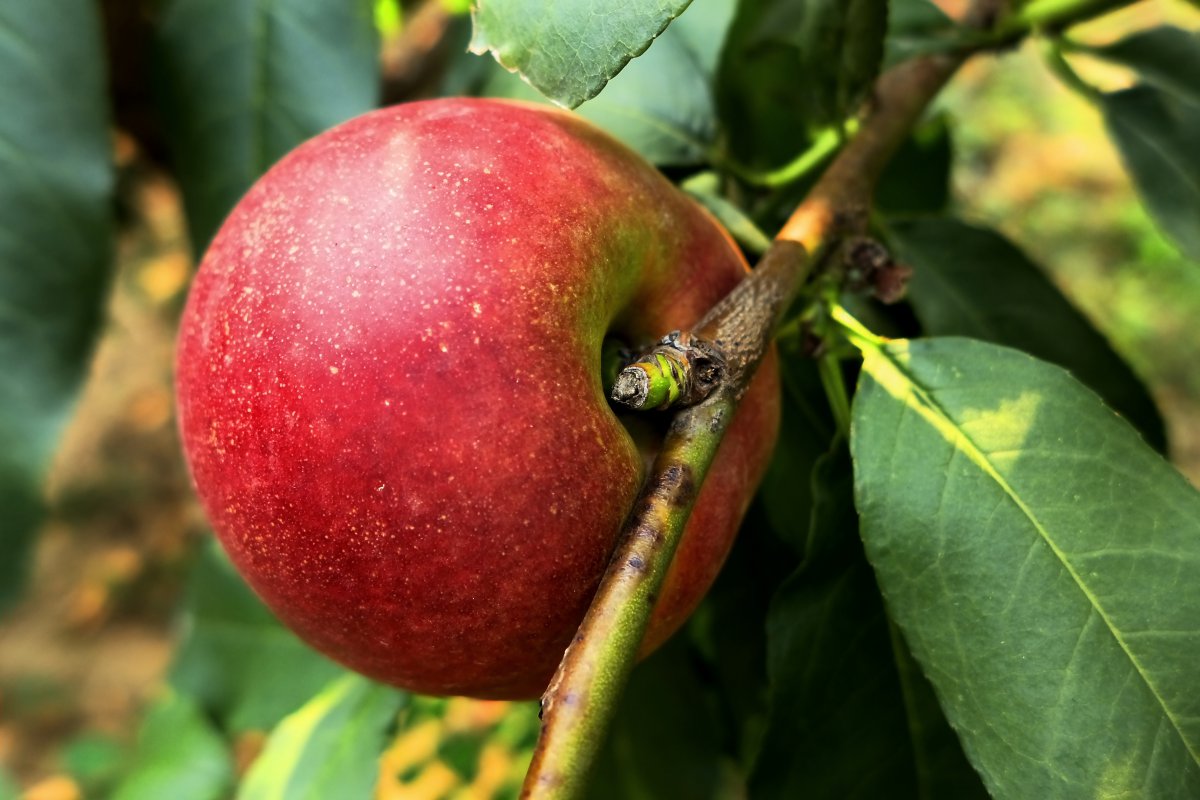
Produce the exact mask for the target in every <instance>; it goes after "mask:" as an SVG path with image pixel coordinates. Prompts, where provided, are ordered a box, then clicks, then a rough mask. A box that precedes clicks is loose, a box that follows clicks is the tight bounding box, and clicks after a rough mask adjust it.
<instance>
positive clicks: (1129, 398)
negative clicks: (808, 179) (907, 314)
mask: <svg viewBox="0 0 1200 800" xmlns="http://www.w3.org/2000/svg"><path fill="white" fill-rule="evenodd" d="M886 231H887V238H888V242H889V243H890V244H891V246H892V247H893V248H894V249H895V253H896V256H897V257H898V258H899V259H900V261H901V262H902V263H904V264H907V265H908V266H910V267H912V268H913V270H914V274H913V278H912V282H911V283H910V284H909V291H908V299H909V301H910V302H911V303H912V305H913V308H914V309H915V310H916V313H917V317H918V318H919V319H920V321H921V326H922V331H923V332H924V333H925V334H928V335H932V336H969V337H971V338H973V339H982V340H984V341H987V342H993V343H995V344H1003V345H1007V346H1009V347H1015V348H1017V349H1019V350H1024V351H1025V352H1026V353H1029V354H1030V355H1033V356H1036V357H1038V358H1041V359H1043V360H1045V361H1049V362H1051V363H1054V364H1057V365H1059V366H1060V367H1064V368H1066V369H1069V370H1070V371H1071V373H1072V374H1073V375H1075V377H1077V378H1079V380H1081V381H1083V382H1084V383H1085V384H1086V385H1088V386H1089V387H1091V388H1092V389H1093V390H1094V391H1095V392H1096V393H1098V394H1099V395H1100V396H1101V397H1102V398H1103V399H1104V401H1105V402H1106V403H1108V404H1109V405H1110V406H1112V408H1113V409H1115V410H1116V411H1117V412H1119V413H1121V414H1122V415H1124V416H1125V418H1126V419H1128V420H1129V421H1130V422H1132V423H1133V424H1134V426H1136V427H1137V428H1138V430H1140V431H1141V432H1142V435H1143V436H1145V437H1146V440H1147V441H1148V442H1150V444H1151V445H1153V446H1154V447H1155V448H1156V449H1158V450H1165V449H1166V433H1165V431H1164V430H1163V421H1162V418H1161V417H1160V416H1159V415H1158V410H1157V409H1156V408H1155V406H1154V400H1153V399H1152V398H1151V397H1150V394H1149V392H1147V391H1146V389H1145V388H1144V387H1143V386H1142V384H1141V382H1140V381H1139V380H1138V377H1137V376H1136V375H1135V374H1134V373H1133V371H1132V370H1131V369H1130V368H1129V366H1128V365H1127V364H1126V363H1125V362H1124V361H1122V360H1121V357H1120V356H1119V355H1117V353H1116V352H1114V351H1113V349H1112V347H1111V346H1110V345H1109V344H1108V342H1107V341H1105V339H1104V337H1103V336H1101V335H1100V333H1099V332H1098V331H1097V330H1096V329H1095V328H1093V327H1092V325H1091V323H1090V322H1089V321H1088V320H1087V318H1086V317H1084V316H1083V314H1082V313H1080V312H1079V311H1078V310H1077V309H1076V308H1075V307H1074V306H1073V305H1071V303H1070V301H1069V300H1067V298H1066V297H1064V296H1063V295H1062V293H1061V292H1059V291H1058V288H1057V287H1055V286H1054V284H1053V283H1051V282H1050V281H1049V279H1047V278H1046V275H1045V273H1043V272H1042V271H1041V269H1039V268H1038V267H1037V265H1036V264H1034V263H1033V262H1032V261H1030V260H1029V258H1028V257H1027V256H1026V255H1025V254H1024V253H1022V252H1021V251H1020V250H1019V249H1017V248H1016V247H1015V246H1014V245H1013V244H1012V243H1011V242H1009V241H1008V240H1007V239H1005V238H1004V237H1003V236H1001V235H1000V234H999V233H996V232H995V231H991V230H988V229H986V228H978V227H974V226H972V225H968V224H966V223H964V222H961V221H958V220H954V219H947V218H924V219H912V220H897V221H895V222H892V223H889V224H888V225H887V228H886Z"/></svg>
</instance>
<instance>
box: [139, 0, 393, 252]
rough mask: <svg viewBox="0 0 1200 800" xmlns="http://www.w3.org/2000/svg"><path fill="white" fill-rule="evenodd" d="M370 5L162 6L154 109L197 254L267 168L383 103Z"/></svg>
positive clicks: (337, 1)
mask: <svg viewBox="0 0 1200 800" xmlns="http://www.w3.org/2000/svg"><path fill="white" fill-rule="evenodd" d="M372 6H373V4H372V3H371V1H370V0H293V1H292V2H287V3H270V2H264V1H263V0H218V1H217V2H213V0H164V3H163V9H162V18H161V22H160V24H159V26H158V36H159V48H158V49H159V54H158V60H159V65H160V66H159V74H158V75H157V76H156V77H157V80H158V81H159V83H160V84H161V89H162V91H161V93H160V94H161V106H162V111H163V115H162V116H163V119H164V121H165V122H166V127H167V134H168V138H169V144H170V145H171V150H172V152H173V155H174V160H175V165H176V168H177V171H178V175H179V182H180V186H181V188H182V189H183V196H184V202H185V206H186V209H187V217H188V225H189V226H190V228H191V233H192V243H193V245H194V246H195V248H196V250H197V251H200V250H203V248H204V247H206V246H207V245H208V241H209V240H210V239H211V238H212V236H213V234H214V233H216V230H217V227H218V226H219V225H220V223H221V221H222V220H223V219H224V218H225V215H226V214H227V213H229V210H230V209H231V208H233V205H234V203H236V202H237V201H238V199H239V198H240V197H241V196H242V194H243V193H244V192H245V191H246V189H248V188H249V187H250V184H251V183H253V182H254V181H255V179H257V178H258V176H259V175H261V174H262V173H263V172H265V171H266V169H267V167H269V166H271V165H272V164H273V163H275V161H276V160H278V159H279V157H280V156H282V155H283V154H285V153H287V152H288V151H289V150H291V149H292V148H294V147H295V146H296V145H298V144H300V143H301V142H303V141H304V140H305V139H308V138H309V137H311V136H313V135H315V134H317V133H320V132H321V131H323V130H325V129H326V128H329V127H332V126H333V125H335V124H337V123H339V122H341V121H343V120H345V119H348V118H350V117H352V116H354V115H356V114H359V113H362V112H364V111H367V110H368V109H370V108H371V107H373V106H374V105H375V103H376V102H377V100H378V95H379V65H378V47H377V44H376V34H375V26H374V20H373V11H372Z"/></svg>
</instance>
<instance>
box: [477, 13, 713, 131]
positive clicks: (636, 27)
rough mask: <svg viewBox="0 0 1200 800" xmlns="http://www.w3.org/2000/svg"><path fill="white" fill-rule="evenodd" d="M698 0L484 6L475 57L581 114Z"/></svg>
mask: <svg viewBox="0 0 1200 800" xmlns="http://www.w3.org/2000/svg"><path fill="white" fill-rule="evenodd" d="M690 2H691V0H648V1H647V2H638V3H628V2H624V0H576V2H571V3H544V2H542V1H541V0H481V2H479V3H477V4H476V6H475V11H474V12H473V20H474V24H475V32H474V35H473V36H472V37H471V52H473V53H487V52H488V51H491V53H492V54H493V55H494V56H495V57H496V60H497V61H499V62H500V64H502V65H503V66H504V67H505V68H506V69H509V70H513V71H516V72H519V73H520V74H521V75H522V76H523V77H524V78H525V80H527V81H529V83H530V84H532V85H533V86H534V88H536V89H537V90H538V91H539V92H541V93H542V94H544V95H546V97H548V98H550V99H551V100H553V101H554V102H556V103H559V104H560V105H564V106H566V107H568V108H574V107H575V106H577V105H579V104H580V103H582V102H583V101H584V100H588V99H590V98H592V97H595V96H596V95H597V94H599V93H600V90H601V89H603V88H604V85H605V84H606V83H608V81H609V80H611V79H612V78H613V76H615V75H616V74H617V73H618V72H620V71H621V70H622V68H624V66H625V65H626V64H628V63H629V60H630V59H632V58H633V57H635V56H638V55H641V54H642V53H643V52H645V50H646V48H647V47H649V46H650V42H652V41H653V40H654V37H656V36H658V35H659V34H660V33H662V32H663V30H664V29H666V27H667V25H668V24H670V22H671V20H673V19H675V18H676V17H677V16H679V15H680V14H681V13H683V10H684V9H685V8H687V7H688V3H690Z"/></svg>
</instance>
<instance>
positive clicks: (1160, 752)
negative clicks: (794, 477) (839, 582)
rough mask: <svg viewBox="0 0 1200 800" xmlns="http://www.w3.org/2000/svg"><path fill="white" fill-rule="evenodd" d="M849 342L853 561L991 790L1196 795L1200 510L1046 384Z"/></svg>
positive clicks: (944, 348)
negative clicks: (855, 521) (870, 571)
mask: <svg viewBox="0 0 1200 800" xmlns="http://www.w3.org/2000/svg"><path fill="white" fill-rule="evenodd" d="M862 346H863V348H864V351H865V352H864V355H865V362H864V366H863V376H862V379H861V382H860V386H859V390H858V395H857V397H856V398H855V404H854V423H853V428H852V438H851V444H852V450H853V456H854V464H855V473H856V475H855V479H856V500H857V505H858V510H859V513H860V516H861V520H862V535H863V540H864V542H865V545H866V550H867V556H868V558H869V559H870V560H871V563H872V565H873V566H874V568H875V571H876V575H877V577H878V579H879V583H880V586H881V588H882V590H883V594H884V597H885V599H886V601H887V604H888V607H889V610H890V612H891V615H892V617H893V619H894V620H895V621H896V622H897V623H898V624H899V626H900V628H901V629H902V630H903V632H904V636H905V638H906V639H907V641H908V644H909V645H910V646H911V648H912V652H913V654H914V655H915V656H916V658H917V660H918V661H919V662H920V663H921V665H922V667H923V668H924V670H925V673H926V674H927V675H928V676H929V678H930V680H931V681H932V683H933V685H934V688H935V689H936V691H937V695H938V699H939V701H940V702H941V704H942V707H943V708H944V710H945V711H946V715H947V717H948V718H949V720H950V723H951V725H953V726H954V727H955V729H956V730H957V731H958V734H959V736H960V738H961V739H962V741H963V744H964V747H965V749H966V751H967V755H968V757H969V758H970V759H971V761H972V763H973V764H974V765H975V767H976V768H977V769H978V770H979V771H980V773H981V774H982V775H983V777H984V781H985V782H986V784H987V786H988V789H989V790H990V791H991V792H992V794H993V795H994V796H995V797H997V798H1000V799H1001V800H1004V799H1005V798H1014V799H1019V800H1025V798H1033V797H1053V798H1094V797H1153V798H1156V800H1171V799H1172V798H1192V797H1197V796H1200V693H1198V692H1197V691H1196V687H1197V686H1198V685H1200V494H1198V493H1197V492H1196V490H1195V489H1194V488H1193V487H1192V486H1190V485H1189V484H1188V483H1187V482H1186V481H1185V480H1184V479H1183V478H1182V476H1180V474H1179V473H1178V472H1176V471H1175V470H1174V469H1173V468H1172V467H1171V466H1170V465H1169V464H1167V463H1166V462H1165V461H1163V460H1162V458H1161V457H1159V456H1158V455H1157V454H1155V453H1154V452H1153V451H1152V450H1150V449H1149V448H1148V447H1146V445H1145V444H1144V443H1143V442H1142V441H1141V439H1140V438H1139V437H1138V435H1137V433H1136V432H1135V431H1134V430H1133V429H1132V428H1131V427H1130V426H1129V425H1128V424H1126V423H1125V422H1124V421H1122V420H1121V419H1120V418H1119V417H1117V416H1116V415H1115V414H1113V413H1112V412H1111V411H1109V410H1108V409H1107V408H1106V407H1105V406H1104V405H1103V404H1102V403H1101V402H1100V401H1099V399H1098V398H1097V397H1096V396H1095V395H1093V394H1092V393H1091V392H1090V391H1088V390H1087V389H1085V388H1084V387H1082V386H1081V385H1080V384H1079V383H1077V382H1076V381H1075V380H1074V379H1073V378H1072V377H1071V376H1070V375H1069V374H1068V373H1066V372H1065V371H1063V370H1062V369H1060V368H1058V367H1055V366H1052V365H1049V364H1046V363H1045V362H1041V361H1038V360H1036V359H1034V358H1032V357H1031V356H1028V355H1026V354H1023V353H1020V352H1018V351H1015V350H1009V349H1007V348H1003V347H997V346H995V345H990V344H985V343H982V342H976V341H972V340H969V339H953V338H951V339H929V340H918V341H912V342H909V341H902V340H901V341H894V342H890V343H886V344H877V343H870V342H868V343H865V344H863V345H862Z"/></svg>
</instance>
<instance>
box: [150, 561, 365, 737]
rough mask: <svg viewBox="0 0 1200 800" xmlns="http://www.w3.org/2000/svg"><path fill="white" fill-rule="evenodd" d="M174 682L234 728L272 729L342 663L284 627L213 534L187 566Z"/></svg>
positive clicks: (333, 673)
mask: <svg viewBox="0 0 1200 800" xmlns="http://www.w3.org/2000/svg"><path fill="white" fill-rule="evenodd" d="M187 609H188V628H187V630H188V633H187V637H186V638H185V639H184V642H183V644H182V646H181V647H180V650H179V654H178V655H177V656H176V659H175V665H174V667H173V668H172V670H171V684H172V685H173V686H175V687H176V688H177V689H178V690H179V691H181V692H183V693H185V694H187V695H189V696H191V697H193V698H195V699H196V700H198V701H199V702H200V703H202V704H203V706H204V708H205V709H206V710H207V711H208V712H209V713H210V714H213V715H214V716H215V717H216V718H217V719H219V720H220V721H221V723H222V725H223V726H224V727H225V728H226V729H227V730H229V731H231V732H233V733H241V732H243V731H247V730H261V731H265V730H270V729H271V728H272V727H274V726H275V724H276V723H277V722H279V720H280V719H282V718H283V717H284V716H285V715H286V714H289V713H291V712H292V711H294V710H296V709H297V708H299V707H300V706H301V705H302V704H303V703H304V702H305V701H306V700H308V699H309V698H310V697H312V696H313V695H314V694H316V693H317V691H319V690H320V689H321V688H322V687H323V686H325V685H326V684H328V683H329V682H330V681H331V680H333V679H334V678H336V677H337V676H338V675H340V674H342V672H343V670H342V669H341V668H340V667H338V666H337V665H335V664H334V663H333V662H331V661H329V660H328V659H326V658H325V657H324V656H322V655H320V654H318V653H316V652H315V651H313V650H312V649H310V648H309V647H308V646H307V645H305V644H304V643H303V642H301V641H300V639H299V638H297V637H296V635H295V634H293V633H292V632H291V631H289V630H288V629H287V628H285V627H283V626H282V625H281V624H279V622H278V621H277V620H276V619H275V617H274V616H272V614H271V612H270V611H268V610H267V608H266V607H265V606H264V605H263V604H262V602H261V601H260V600H259V599H258V598H257V597H255V596H254V593H253V592H251V591H250V589H249V587H247V586H246V584H245V583H244V582H243V581H242V579H241V578H240V577H239V576H238V574H237V572H236V571H234V569H233V566H232V565H231V564H230V563H229V561H228V559H226V558H225V556H224V554H223V553H221V552H220V550H219V549H218V548H217V546H216V544H215V542H211V543H210V544H209V546H207V547H205V548H204V549H203V551H202V553H201V557H200V560H199V563H197V564H196V566H195V568H194V569H193V570H192V575H191V585H190V586H189V592H188V603H187Z"/></svg>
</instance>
